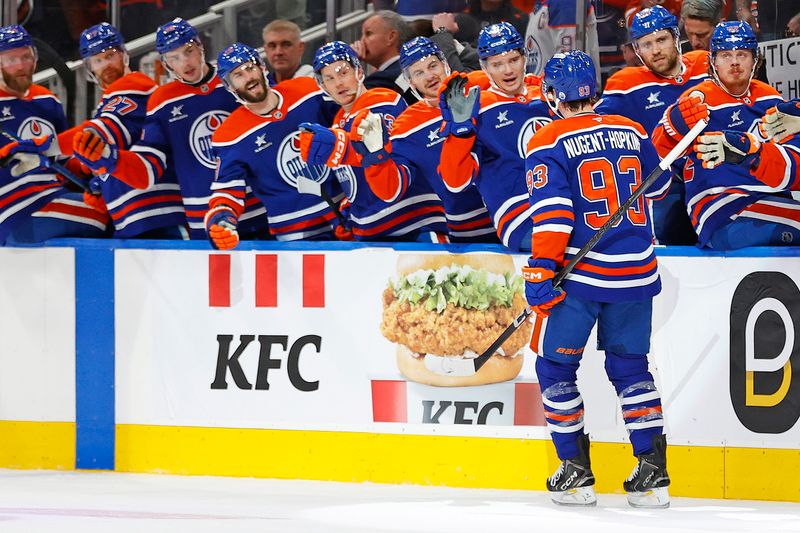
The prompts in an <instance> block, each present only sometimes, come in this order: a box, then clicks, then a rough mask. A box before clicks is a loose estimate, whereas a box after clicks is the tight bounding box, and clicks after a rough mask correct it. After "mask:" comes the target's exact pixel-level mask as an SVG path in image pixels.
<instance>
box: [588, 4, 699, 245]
mask: <svg viewBox="0 0 800 533" xmlns="http://www.w3.org/2000/svg"><path fill="white" fill-rule="evenodd" d="M630 35H631V39H632V41H633V49H634V50H635V52H636V54H637V55H638V56H639V58H640V59H641V60H642V63H644V65H642V66H638V67H626V68H624V69H622V70H620V71H619V72H617V73H615V74H614V75H613V76H611V77H610V78H609V79H608V82H607V83H606V86H605V89H604V91H603V98H602V100H600V101H599V102H598V104H597V106H595V108H596V109H597V112H598V113H601V114H609V115H623V116H626V117H629V118H630V119H632V120H634V121H636V122H638V123H639V124H641V125H642V126H644V129H645V131H646V132H647V133H650V134H652V133H653V130H654V129H655V127H656V126H657V125H658V121H659V120H660V119H661V116H662V115H663V114H664V109H665V108H666V107H667V106H669V105H671V104H673V103H675V101H676V100H677V99H678V97H679V96H680V95H681V93H683V92H684V91H685V90H687V89H689V88H691V87H694V86H695V85H697V84H698V83H700V82H702V81H703V80H705V79H707V78H708V52H706V51H705V50H696V51H692V52H688V53H686V54H683V55H682V54H681V51H680V31H679V30H678V20H677V19H676V18H675V16H673V15H672V14H671V13H670V12H669V11H667V10H666V9H664V8H663V7H661V6H658V5H656V6H653V7H652V8H648V9H643V10H642V11H639V12H638V13H636V16H634V17H633V22H632V24H631V28H630ZM682 165H683V160H681V161H680V166H679V165H677V164H676V165H675V169H676V173H677V174H678V175H680V167H681V166H682ZM684 196H685V188H684V185H683V183H681V181H680V180H677V179H676V180H675V181H674V182H673V184H672V187H670V191H669V193H668V194H667V196H665V197H664V198H663V199H662V200H659V201H658V202H656V203H654V204H653V226H654V229H655V235H656V238H657V239H658V241H659V243H660V244H694V243H696V242H697V236H696V235H695V234H694V229H693V228H692V224H691V222H690V221H689V217H688V216H687V214H686V203H685V202H684Z"/></svg>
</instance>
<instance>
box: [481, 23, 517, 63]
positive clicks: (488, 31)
mask: <svg viewBox="0 0 800 533" xmlns="http://www.w3.org/2000/svg"><path fill="white" fill-rule="evenodd" d="M511 50H519V52H520V53H521V54H522V55H525V40H524V39H523V38H522V35H520V34H519V32H518V31H517V29H516V28H515V27H514V26H512V25H511V24H509V23H508V22H500V23H498V24H492V25H490V26H486V27H485V28H483V29H482V30H481V33H480V34H479V35H478V57H479V58H480V59H481V60H484V59H488V58H490V57H492V56H496V55H500V54H504V53H506V52H510V51H511Z"/></svg>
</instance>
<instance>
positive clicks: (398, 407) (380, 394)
mask: <svg viewBox="0 0 800 533" xmlns="http://www.w3.org/2000/svg"><path fill="white" fill-rule="evenodd" d="M407 401H408V395H407V393H406V382H405V381H382V380H373V381H372V421H373V422H408V405H407V403H406V402H407Z"/></svg>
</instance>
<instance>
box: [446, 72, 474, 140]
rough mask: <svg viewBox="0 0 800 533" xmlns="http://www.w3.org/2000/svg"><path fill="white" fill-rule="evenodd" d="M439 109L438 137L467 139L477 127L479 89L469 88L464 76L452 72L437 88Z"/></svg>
mask: <svg viewBox="0 0 800 533" xmlns="http://www.w3.org/2000/svg"><path fill="white" fill-rule="evenodd" d="M439 109H440V110H441V111H442V127H441V129H440V130H439V136H440V137H447V136H448V135H455V136H456V137H469V136H470V135H473V134H474V133H475V130H476V128H477V125H478V112H479V111H480V109H481V88H480V87H479V86H477V85H472V86H470V85H469V79H468V78H467V75H466V74H461V73H460V72H453V73H451V74H450V75H449V76H448V77H447V78H445V80H444V81H443V82H442V85H441V86H439Z"/></svg>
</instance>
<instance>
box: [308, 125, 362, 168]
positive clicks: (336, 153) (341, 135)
mask: <svg viewBox="0 0 800 533" xmlns="http://www.w3.org/2000/svg"><path fill="white" fill-rule="evenodd" d="M300 156H301V157H302V158H303V161H305V162H306V163H308V164H309V165H327V166H329V167H331V168H335V167H338V166H341V165H351V166H361V156H360V155H359V154H358V152H356V150H355V149H354V148H353V147H352V146H351V144H350V136H349V135H348V133H347V131H345V130H343V129H342V128H327V127H325V126H323V125H321V124H316V123H313V122H303V123H302V124H300Z"/></svg>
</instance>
